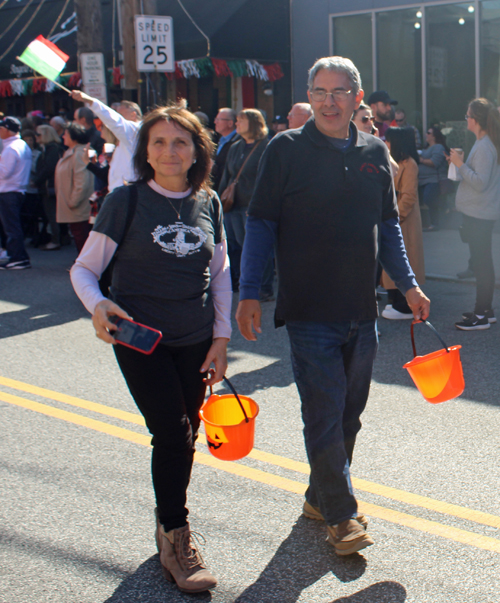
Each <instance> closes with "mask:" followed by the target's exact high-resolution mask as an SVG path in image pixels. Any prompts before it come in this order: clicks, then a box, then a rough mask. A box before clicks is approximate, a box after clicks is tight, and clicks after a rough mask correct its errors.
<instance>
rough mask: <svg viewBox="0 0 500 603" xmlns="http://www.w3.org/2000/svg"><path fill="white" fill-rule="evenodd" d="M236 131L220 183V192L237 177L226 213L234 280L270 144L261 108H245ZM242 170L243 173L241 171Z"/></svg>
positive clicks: (269, 277) (264, 289) (268, 284)
mask: <svg viewBox="0 0 500 603" xmlns="http://www.w3.org/2000/svg"><path fill="white" fill-rule="evenodd" d="M236 132H237V134H238V135H239V136H240V140H237V141H236V142H235V143H233V145H232V146H231V148H230V149H229V153H228V155H227V161H226V165H225V168H224V173H223V174H222V179H221V182H220V185H219V194H220V195H222V194H223V192H224V191H225V189H226V188H227V187H228V186H229V185H230V184H231V183H232V182H234V181H235V180H237V185H236V189H235V193H234V205H233V207H232V208H231V210H230V211H227V212H226V213H225V214H224V223H225V225H226V230H227V240H228V244H229V251H230V255H231V267H232V270H233V279H234V281H235V282H236V283H238V282H239V278H240V255H241V250H242V249H243V242H244V240H245V224H246V221H247V209H248V205H249V203H250V199H251V198H252V194H253V190H254V188H255V182H256V180H257V168H258V166H259V161H260V158H261V156H262V153H263V152H264V150H265V148H266V146H267V143H268V136H267V135H268V129H267V126H266V122H265V121H264V117H263V116H262V113H261V112H260V111H258V110H257V109H243V110H242V111H240V112H239V113H238V116H237V118H236ZM240 170H241V173H240ZM273 278H274V260H273V257H272V256H271V257H270V258H269V259H268V262H267V265H266V270H265V272H264V277H263V279H262V286H261V301H269V300H271V299H272V297H273Z"/></svg>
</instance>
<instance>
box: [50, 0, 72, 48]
mask: <svg viewBox="0 0 500 603" xmlns="http://www.w3.org/2000/svg"><path fill="white" fill-rule="evenodd" d="M68 4H69V0H66V2H65V3H64V6H63V8H62V11H61V12H60V13H59V16H58V17H57V19H56V22H55V23H54V25H53V26H52V29H51V30H50V31H49V35H48V36H47V39H48V38H50V36H51V35H52V34H53V33H54V30H55V28H56V27H57V26H58V25H59V21H60V20H61V19H62V17H63V15H64V13H65V12H66V9H67V8H68Z"/></svg>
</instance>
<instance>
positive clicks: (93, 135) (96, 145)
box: [87, 126, 105, 156]
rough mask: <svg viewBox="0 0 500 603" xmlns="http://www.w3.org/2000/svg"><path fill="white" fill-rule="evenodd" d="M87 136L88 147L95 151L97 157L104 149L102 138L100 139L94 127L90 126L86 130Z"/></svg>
mask: <svg viewBox="0 0 500 603" xmlns="http://www.w3.org/2000/svg"><path fill="white" fill-rule="evenodd" d="M87 136H88V138H89V142H90V146H91V147H92V148H93V149H95V150H96V152H97V155H98V156H99V155H100V154H101V153H102V149H103V148H104V142H105V141H104V138H102V137H101V134H100V132H99V130H98V129H97V128H96V127H95V126H92V127H91V128H89V129H88V130H87Z"/></svg>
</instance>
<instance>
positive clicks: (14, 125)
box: [0, 117, 21, 134]
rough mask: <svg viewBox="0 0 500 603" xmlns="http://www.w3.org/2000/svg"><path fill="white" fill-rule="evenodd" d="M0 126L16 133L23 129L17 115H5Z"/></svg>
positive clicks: (0, 121)
mask: <svg viewBox="0 0 500 603" xmlns="http://www.w3.org/2000/svg"><path fill="white" fill-rule="evenodd" d="M0 128H6V129H7V130H10V131H11V132H14V134H17V133H18V132H19V130H20V129H21V122H20V121H19V120H18V119H16V118H15V117H4V118H3V119H2V120H0Z"/></svg>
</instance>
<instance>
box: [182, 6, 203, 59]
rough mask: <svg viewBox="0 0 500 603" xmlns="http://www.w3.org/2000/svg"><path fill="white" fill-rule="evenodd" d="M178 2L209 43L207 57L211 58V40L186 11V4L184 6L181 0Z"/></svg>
mask: <svg viewBox="0 0 500 603" xmlns="http://www.w3.org/2000/svg"><path fill="white" fill-rule="evenodd" d="M177 2H178V3H179V6H180V7H181V8H182V10H183V11H184V12H185V13H186V15H187V16H188V18H189V20H190V21H191V23H192V24H193V25H194V26H195V27H196V29H197V30H198V31H199V32H200V33H201V35H202V36H203V37H204V38H205V40H206V41H207V57H209V56H210V38H209V37H208V36H207V35H206V33H205V32H204V31H202V30H201V29H200V27H199V26H198V25H197V23H196V21H195V20H194V19H193V17H192V16H191V15H190V14H189V13H188V11H187V10H186V7H185V6H184V4H182V2H181V0H177Z"/></svg>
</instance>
